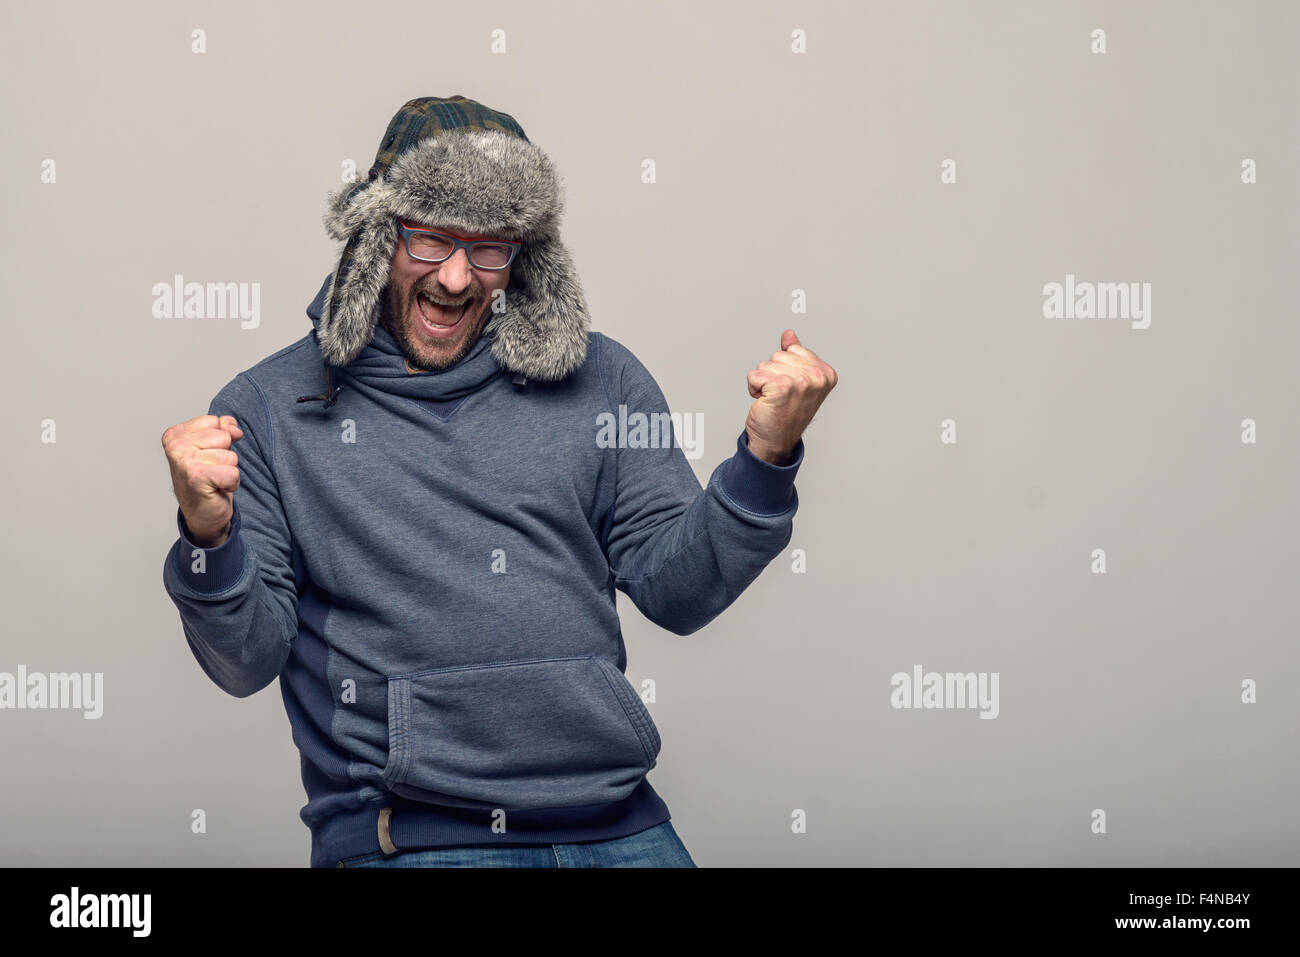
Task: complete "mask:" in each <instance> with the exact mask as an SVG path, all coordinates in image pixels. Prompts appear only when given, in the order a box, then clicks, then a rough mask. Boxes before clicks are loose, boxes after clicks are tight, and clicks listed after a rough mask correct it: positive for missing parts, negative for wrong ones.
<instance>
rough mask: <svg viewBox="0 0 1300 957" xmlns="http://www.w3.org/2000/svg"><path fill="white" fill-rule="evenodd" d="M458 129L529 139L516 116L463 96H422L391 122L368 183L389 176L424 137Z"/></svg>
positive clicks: (407, 105) (411, 101)
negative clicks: (390, 168)
mask: <svg viewBox="0 0 1300 957" xmlns="http://www.w3.org/2000/svg"><path fill="white" fill-rule="evenodd" d="M455 129H479V130H500V131H501V132H503V133H513V134H514V135H515V136H518V137H520V138H521V139H525V140H526V139H528V137H527V136H525V135H524V128H523V127H522V126H520V125H519V123H518V122H516V120H515V118H514V117H513V116H511V115H510V114H509V113H500V112H498V111H497V110H494V109H491V108H490V107H486V106H484V105H483V104H482V103H479V102H478V101H477V100H471V99H468V98H466V97H463V96H448V97H440V96H422V97H419V98H418V99H414V100H408V101H407V102H406V103H404V104H403V105H402V108H401V109H400V110H398V111H397V113H396V114H395V115H394V116H393V118H392V120H390V121H389V123H388V129H387V130H385V131H384V139H383V142H382V143H380V145H379V152H378V153H376V154H375V162H374V163H373V164H372V165H371V167H370V172H369V173H368V174H366V179H368V180H370V179H374V178H375V177H376V176H378V175H379V174H380V173H386V172H387V171H388V168H389V167H390V166H392V165H393V161H394V160H396V159H397V157H399V156H401V155H402V154H403V153H405V152H406V151H407V150H408V149H410V148H411V147H412V146H414V145H415V144H416V143H418V142H420V140H422V139H424V138H425V137H427V136H432V135H434V134H435V133H440V132H442V131H443V130H455Z"/></svg>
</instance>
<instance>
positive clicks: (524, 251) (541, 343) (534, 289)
mask: <svg viewBox="0 0 1300 957" xmlns="http://www.w3.org/2000/svg"><path fill="white" fill-rule="evenodd" d="M589 327H590V317H589V316H588V312H587V299H586V296H584V295H583V292H582V284H581V282H580V281H579V280H578V272H577V270H576V269H575V268H574V266H573V260H572V258H571V257H570V256H569V251H568V250H567V249H566V248H565V247H564V244H563V243H561V242H560V240H559V239H558V238H557V237H556V236H554V235H544V236H541V237H539V238H537V239H535V240H533V241H531V242H529V241H525V242H524V244H523V246H522V247H520V249H519V252H518V253H517V254H516V255H515V259H514V262H513V263H512V264H511V266H510V283H509V285H508V286H507V288H506V291H505V308H504V311H502V312H499V313H496V314H494V315H493V317H492V319H491V320H490V321H489V322H488V324H487V326H486V327H485V329H484V334H490V335H491V336H492V337H493V343H492V354H493V355H494V356H495V357H496V360H497V362H498V363H500V364H501V365H503V366H505V367H506V368H507V369H511V370H514V371H516V372H519V373H521V374H523V375H524V376H526V377H527V378H529V379H538V380H541V381H546V382H551V381H555V380H558V379H563V378H564V377H565V376H566V375H568V374H569V373H570V372H572V371H573V370H574V369H576V368H577V367H578V366H580V365H582V363H583V362H584V361H585V359H586V357H587V335H588V329H589Z"/></svg>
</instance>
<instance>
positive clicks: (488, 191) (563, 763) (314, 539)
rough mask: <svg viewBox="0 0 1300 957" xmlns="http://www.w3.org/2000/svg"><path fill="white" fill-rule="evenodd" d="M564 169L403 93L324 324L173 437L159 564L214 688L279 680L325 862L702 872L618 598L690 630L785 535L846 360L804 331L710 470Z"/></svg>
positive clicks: (353, 216) (503, 124)
mask: <svg viewBox="0 0 1300 957" xmlns="http://www.w3.org/2000/svg"><path fill="white" fill-rule="evenodd" d="M559 182H560V181H559V177H558V175H557V174H556V172H555V170H554V168H553V166H552V164H551V162H550V160H549V159H548V158H547V157H546V156H545V154H544V153H542V151H541V150H539V149H538V148H537V147H536V146H534V145H533V144H532V143H531V142H530V141H529V140H528V139H527V137H526V136H525V135H524V132H523V130H522V128H520V126H519V124H518V123H516V122H515V120H514V119H513V118H512V117H510V116H509V115H508V114H504V113H499V112H497V111H494V110H490V109H488V108H487V107H485V106H483V105H482V104H479V103H476V102H475V101H473V100H469V99H466V98H464V97H460V96H455V97H451V98H449V99H439V98H422V99H416V100H411V101H410V102H408V103H406V104H405V105H404V106H403V107H402V108H401V109H400V110H399V111H398V113H397V114H396V115H395V116H394V117H393V120H392V121H391V122H390V124H389V126H388V130H387V133H386V135H385V138H384V141H383V143H382V145H381V146H380V149H379V152H378V155H377V156H376V158H375V163H374V165H373V166H372V167H371V169H370V171H369V175H368V177H367V179H366V180H365V181H362V182H358V183H353V184H349V185H348V186H345V187H343V188H342V189H340V190H338V191H337V192H336V193H334V194H332V195H331V197H330V201H329V206H328V210H327V213H326V216H325V223H326V226H327V228H328V230H329V231H330V233H331V235H333V236H334V237H335V238H336V239H339V240H341V241H343V242H344V243H345V245H344V248H343V250H342V253H341V255H340V257H339V261H338V264H337V266H336V268H335V270H334V272H333V273H332V275H331V276H328V277H326V280H325V282H324V284H323V285H322V287H321V290H320V292H319V293H318V294H317V296H316V298H315V300H314V301H313V302H312V303H311V305H310V306H308V309H307V312H308V315H309V316H310V318H311V320H312V323H313V327H314V328H313V331H312V332H311V333H310V334H309V335H307V336H304V337H303V338H302V339H300V340H299V341H297V342H295V343H293V344H292V345H290V346H288V347H286V348H284V349H281V350H280V351H279V352H276V353H275V354H273V355H271V356H268V357H267V358H266V359H263V360H262V361H261V362H259V363H258V364H257V365H255V366H253V367H252V368H250V369H247V370H245V371H244V372H241V373H240V374H239V375H237V376H236V377H235V378H234V379H232V380H231V381H230V382H229V383H228V384H227V385H226V386H225V387H224V388H223V389H222V390H221V391H220V392H219V393H218V394H217V396H216V397H215V398H214V399H213V401H212V403H211V405H210V406H209V409H208V414H207V415H201V416H197V417H195V418H192V419H190V420H189V421H187V422H183V423H180V424H177V425H173V426H172V427H170V428H169V429H167V430H166V431H165V432H164V433H163V436H162V441H163V446H164V449H165V451H166V455H167V458H168V462H169V466H170V468H171V472H172V480H173V486H174V489H175V492H176V497H177V500H178V502H179V509H178V512H177V528H178V530H179V532H180V537H179V538H178V540H177V541H176V543H175V544H174V545H173V547H172V550H171V552H170V553H169V554H168V556H167V560H166V562H165V564H164V571H163V577H164V583H165V585H166V588H167V591H168V593H169V595H170V596H171V598H172V600H173V601H174V602H175V604H176V606H177V608H178V609H179V611H180V616H181V622H182V626H183V629H184V632H185V636H186V639H187V641H188V642H189V645H190V648H191V650H192V651H193V653H194V655H195V657H196V659H197V660H198V662H199V664H200V665H201V666H202V667H203V669H204V671H205V672H206V673H207V674H208V675H209V677H210V678H211V679H212V680H213V681H214V682H215V683H216V684H217V685H218V686H219V687H221V688H222V689H223V690H225V691H227V692H228V693H230V694H233V695H236V696H240V697H243V696H247V695H251V694H253V693H255V692H257V691H259V690H261V689H262V688H264V687H265V686H266V685H267V684H269V683H270V682H271V681H272V680H273V679H275V678H276V677H279V679H280V690H281V694H282V696H283V699H284V705H285V709H286V712H287V714H288V717H289V721H290V724H291V727H292V729H293V739H294V742H295V743H296V744H297V746H298V748H299V750H300V752H301V755H302V777H303V785H304V787H305V789H306V792H307V798H308V800H307V804H306V806H304V807H303V808H302V810H301V812H300V816H301V818H302V820H303V823H305V824H306V825H307V826H308V827H309V828H310V829H311V833H312V854H311V864H312V866H314V867H326V866H336V865H337V866H348V865H349V864H365V865H375V864H379V865H384V866H418V865H421V864H427V865H440V864H457V863H461V864H465V863H472V864H501V865H505V866H511V865H513V866H519V865H521V864H522V865H525V866H527V865H531V864H538V863H542V864H549V866H557V865H558V866H571V865H577V866H605V865H618V866H638V865H642V866H688V867H690V866H694V864H693V862H692V861H691V858H690V856H689V854H687V852H686V849H685V848H684V847H683V846H682V844H681V841H680V840H679V839H678V837H677V835H676V833H675V831H674V830H673V828H672V825H671V824H670V823H669V813H668V808H667V806H666V804H665V803H664V801H663V800H662V798H660V797H659V795H658V794H656V793H655V791H654V789H653V788H652V787H651V786H650V783H649V781H648V780H647V778H646V774H647V772H648V771H649V770H650V769H651V768H653V767H654V766H655V764H656V761H657V757H658V754H659V750H660V744H661V742H660V738H659V733H658V730H657V728H656V727H655V724H654V721H653V720H652V719H651V716H650V713H649V711H648V709H647V708H646V706H645V704H644V703H643V702H642V700H641V698H640V696H639V695H638V693H637V692H636V690H635V689H634V688H633V687H632V685H631V683H630V682H629V681H628V680H627V678H626V677H625V676H624V674H623V672H624V670H625V668H626V651H625V648H624V645H623V637H622V633H621V630H620V627H619V620H618V616H617V613H616V610H615V589H616V588H617V589H621V590H622V591H624V592H625V593H626V594H627V595H628V596H629V598H631V600H632V601H633V602H634V603H635V604H636V606H637V607H638V609H640V611H641V612H642V613H644V614H645V615H646V616H647V617H648V618H650V619H651V620H652V621H654V622H656V623H657V624H659V625H661V626H662V627H664V628H667V629H668V630H670V631H672V632H674V633H675V634H678V635H688V634H691V633H692V632H694V631H697V630H698V629H700V628H702V627H703V626H704V625H706V624H707V623H708V622H710V621H712V620H713V619H714V618H715V617H717V615H719V614H720V613H721V612H722V611H723V610H724V609H725V608H726V607H727V606H729V605H730V604H731V603H732V602H733V601H734V600H735V599H736V597H737V596H738V595H739V594H740V593H741V591H743V590H744V589H745V588H746V587H747V586H748V585H749V584H750V582H752V581H753V580H754V579H755V578H756V577H757V576H758V574H759V573H760V572H761V571H762V570H763V568H764V567H765V566H766V565H767V563H768V562H769V561H771V559H772V558H774V557H775V556H776V555H777V554H779V553H780V552H781V550H782V549H783V548H784V547H785V545H786V544H787V543H788V542H789V540H790V537H791V529H792V522H793V517H794V513H795V511H796V509H797V506H798V499H797V496H796V494H795V490H794V476H795V473H796V471H797V470H798V468H799V466H800V464H801V462H802V460H803V440H802V438H801V436H802V434H803V431H804V429H805V428H806V427H807V425H808V423H809V422H810V421H811V420H812V417H813V414H814V413H815V412H816V410H817V408H818V406H819V405H820V403H821V402H822V400H823V399H824V398H825V396H826V395H827V393H828V392H829V391H830V389H831V388H832V387H833V386H834V385H835V382H836V374H835V371H834V370H833V369H832V368H831V367H830V366H829V365H827V364H826V363H825V362H823V361H822V360H821V359H819V358H818V357H817V356H816V355H815V354H814V353H812V352H811V351H810V350H808V349H806V348H804V347H803V346H802V345H800V344H799V343H798V340H797V337H796V336H795V335H794V333H793V331H792V330H786V332H785V333H784V335H783V337H782V349H781V350H780V351H779V352H778V353H776V354H774V355H773V357H772V359H770V360H768V361H765V362H761V363H759V365H758V366H757V367H756V368H755V369H754V370H753V371H751V372H750V373H749V392H750V394H751V395H752V396H753V397H754V398H755V402H754V403H753V406H752V407H751V409H750V411H749V415H748V418H747V420H746V423H745V430H744V432H742V433H741V434H740V436H739V437H738V439H737V447H736V451H735V454H734V455H732V456H731V457H730V458H729V459H727V460H726V461H724V462H723V463H722V464H721V465H719V466H718V467H717V469H716V470H715V471H714V472H713V475H712V477H711V479H710V481H709V483H708V487H707V488H701V486H700V483H699V481H698V480H697V479H696V477H695V475H694V473H693V472H692V471H691V468H690V465H689V464H688V463H687V461H686V458H685V455H684V453H683V450H682V448H681V446H680V445H679V444H674V442H673V441H672V430H671V427H670V426H668V425H667V419H668V408H667V403H666V401H665V399H664V396H663V394H662V392H661V391H660V389H659V387H658V385H657V384H656V383H655V381H654V379H653V378H652V377H651V375H650V373H649V372H648V371H647V370H646V369H645V367H644V366H642V365H641V363H640V362H639V361H638V360H637V359H636V357H635V356H633V355H632V353H631V352H629V351H628V350H627V349H626V348H625V347H624V346H622V345H621V344H619V343H618V342H616V341H615V340H613V339H611V338H609V337H608V336H604V335H602V334H600V333H596V332H591V331H589V318H588V315H587V306H586V301H585V299H584V296H583V293H582V289H581V286H580V284H579V282H578V279H577V275H576V272H575V270H574V268H573V265H572V263H571V260H570V258H569V255H568V252H567V250H566V249H565V247H564V246H563V244H562V243H561V242H560V238H559V225H558V224H559V217H560V212H561V208H562V200H561V190H560V185H559ZM322 368H323V373H324V381H325V391H324V392H321V393H317V394H309V395H299V394H298V393H300V392H301V391H302V389H301V386H302V385H303V383H304V382H311V381H315V380H318V379H319V377H320V375H321V372H322ZM602 423H603V425H602ZM611 423H617V427H616V428H614V427H611ZM649 423H653V424H654V425H656V426H661V427H662V428H650V427H649ZM611 432H613V433H617V434H611ZM656 435H657V440H656ZM648 439H649V440H648Z"/></svg>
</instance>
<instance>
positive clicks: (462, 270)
mask: <svg viewBox="0 0 1300 957" xmlns="http://www.w3.org/2000/svg"><path fill="white" fill-rule="evenodd" d="M473 268H474V267H472V266H471V265H470V264H469V252H468V250H466V249H464V248H463V247H462V248H461V249H458V250H456V252H455V253H454V254H453V255H452V256H451V258H450V259H445V260H443V261H442V262H441V263H439V264H438V282H440V283H441V284H442V287H443V288H444V289H446V290H447V292H449V293H451V294H452V295H453V296H456V295H459V294H460V293H461V292H463V291H464V290H465V289H466V288H467V287H468V286H469V284H470V275H471V273H472V272H473Z"/></svg>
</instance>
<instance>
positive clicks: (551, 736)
mask: <svg viewBox="0 0 1300 957" xmlns="http://www.w3.org/2000/svg"><path fill="white" fill-rule="evenodd" d="M659 748H660V738H659V732H658V730H657V729H656V728H655V724H654V721H653V720H652V719H651V717H650V712H649V711H648V710H646V707H645V705H644V704H643V703H642V702H641V698H640V696H639V695H638V694H637V693H636V690H635V689H634V688H633V687H632V685H631V683H630V682H629V681H628V680H627V678H626V677H624V675H623V674H622V672H620V671H619V670H618V669H617V668H616V667H615V666H614V665H613V664H612V663H611V662H610V661H608V660H607V659H605V658H602V657H600V656H599V655H572V656H568V657H563V658H530V659H521V660H516V661H498V662H489V663H487V664H477V665H458V666H454V667H450V668H436V669H434V670H432V671H421V672H417V673H415V674H409V675H394V676H390V677H389V678H388V763H387V765H386V766H385V767H384V770H383V773H382V777H383V780H384V782H385V783H386V784H387V785H388V787H389V788H390V789H391V790H392V791H394V792H395V793H397V794H400V795H402V796H403V797H408V798H411V799H413V800H417V801H426V802H431V803H435V804H450V805H456V806H461V807H474V808H498V807H499V808H505V809H511V808H513V809H516V810H530V809H535V808H560V807H581V806H583V805H589V804H603V803H606V802H609V801H618V800H622V799H623V798H625V797H627V796H628V795H629V794H631V793H632V791H633V790H634V789H635V788H636V787H637V785H638V784H640V783H641V779H642V778H643V777H644V776H645V774H646V772H647V771H649V770H650V769H651V768H653V767H654V766H655V761H656V758H657V757H658V754H659Z"/></svg>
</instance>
